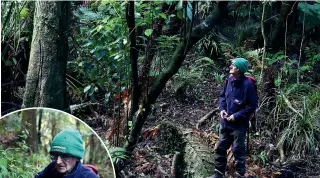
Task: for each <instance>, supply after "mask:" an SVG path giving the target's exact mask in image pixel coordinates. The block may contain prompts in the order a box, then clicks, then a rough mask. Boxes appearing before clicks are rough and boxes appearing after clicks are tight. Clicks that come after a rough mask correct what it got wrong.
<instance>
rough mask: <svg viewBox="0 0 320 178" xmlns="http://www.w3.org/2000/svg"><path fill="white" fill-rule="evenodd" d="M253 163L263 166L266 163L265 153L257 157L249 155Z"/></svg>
mask: <svg viewBox="0 0 320 178" xmlns="http://www.w3.org/2000/svg"><path fill="white" fill-rule="evenodd" d="M250 156H251V158H252V159H253V160H254V161H258V162H259V163H260V164H261V165H262V166H265V164H266V162H267V161H268V157H267V153H266V151H262V152H260V154H258V155H250Z"/></svg>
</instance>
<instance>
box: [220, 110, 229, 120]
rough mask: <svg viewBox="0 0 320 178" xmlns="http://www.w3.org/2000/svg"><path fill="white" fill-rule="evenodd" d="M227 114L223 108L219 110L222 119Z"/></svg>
mask: <svg viewBox="0 0 320 178" xmlns="http://www.w3.org/2000/svg"><path fill="white" fill-rule="evenodd" d="M227 115H228V113H227V112H226V111H225V110H223V111H221V112H220V117H221V118H222V119H224V118H225V117H226V116H227Z"/></svg>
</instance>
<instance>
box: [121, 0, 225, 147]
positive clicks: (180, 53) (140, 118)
mask: <svg viewBox="0 0 320 178" xmlns="http://www.w3.org/2000/svg"><path fill="white" fill-rule="evenodd" d="M227 4H228V2H219V3H218V5H217V7H216V8H215V9H214V11H213V13H212V14H211V15H210V16H208V17H207V18H206V19H205V21H204V22H202V23H201V24H199V25H197V26H196V27H194V28H193V29H192V33H191V36H190V40H189V43H188V44H185V43H180V45H178V47H177V49H176V51H175V53H174V54H173V56H172V59H171V62H170V64H169V65H168V67H167V69H166V70H164V71H163V72H162V73H161V74H160V75H159V76H158V77H157V78H156V80H155V82H154V83H153V85H152V86H151V88H150V91H149V94H148V96H147V99H146V101H144V103H143V105H142V108H139V110H138V111H137V114H136V118H135V119H134V127H133V129H132V131H131V132H130V135H129V140H128V142H127V143H126V145H125V147H126V150H127V151H129V152H132V151H133V149H134V148H135V145H136V144H137V141H138V137H139V135H140V133H141V130H142V126H143V125H144V123H145V120H146V118H147V116H148V114H149V112H150V109H151V107H150V106H151V105H152V104H154V103H155V101H156V99H157V98H158V96H159V95H160V93H161V91H162V89H163V88H164V86H165V84H166V82H167V81H168V80H169V79H170V78H171V77H172V76H173V75H174V74H175V73H177V72H178V70H179V68H180V67H181V65H182V62H183V61H184V59H185V56H186V54H187V52H188V51H189V50H190V48H191V47H192V46H193V45H194V44H196V43H197V42H198V41H199V40H200V39H201V38H202V37H204V36H205V35H206V34H207V33H209V32H210V31H211V30H212V29H213V28H214V27H215V26H216V25H217V24H218V23H219V22H220V20H221V19H222V17H224V16H226V14H227V12H228V10H227V8H226V7H227Z"/></svg>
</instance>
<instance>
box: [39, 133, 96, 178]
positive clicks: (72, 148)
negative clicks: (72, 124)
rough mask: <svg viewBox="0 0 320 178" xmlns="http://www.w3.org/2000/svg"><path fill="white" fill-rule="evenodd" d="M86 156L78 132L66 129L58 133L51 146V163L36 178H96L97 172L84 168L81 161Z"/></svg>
mask: <svg viewBox="0 0 320 178" xmlns="http://www.w3.org/2000/svg"><path fill="white" fill-rule="evenodd" d="M83 154H84V147H83V140H82V137H81V135H80V133H79V131H77V130H73V129H66V130H63V131H61V132H60V133H58V134H57V135H56V136H55V137H54V139H53V141H52V144H51V149H50V158H51V161H52V162H51V163H50V164H49V165H48V166H47V167H46V168H45V169H44V170H43V171H41V172H39V173H38V174H37V175H36V176H35V178H50V177H52V178H58V177H68V178H82V177H83V178H96V177H98V175H97V172H94V170H92V169H90V168H89V167H86V166H84V165H83V164H82V163H81V161H80V160H81V159H82V157H83Z"/></svg>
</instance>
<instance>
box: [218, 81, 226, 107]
mask: <svg viewBox="0 0 320 178" xmlns="http://www.w3.org/2000/svg"><path fill="white" fill-rule="evenodd" d="M227 85H228V79H227V80H226V81H225V83H224V87H223V89H222V91H221V92H220V95H219V110H220V111H223V110H227V102H226V89H227Z"/></svg>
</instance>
